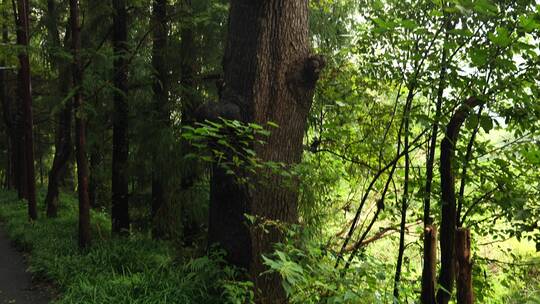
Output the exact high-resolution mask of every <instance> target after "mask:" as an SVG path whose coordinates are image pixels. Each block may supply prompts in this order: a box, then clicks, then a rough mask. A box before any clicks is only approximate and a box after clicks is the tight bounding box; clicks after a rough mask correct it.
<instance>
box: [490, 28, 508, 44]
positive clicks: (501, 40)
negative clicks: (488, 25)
mask: <svg viewBox="0 0 540 304" xmlns="http://www.w3.org/2000/svg"><path fill="white" fill-rule="evenodd" d="M488 38H489V40H490V41H491V42H493V43H494V44H496V45H498V46H500V47H507V46H508V45H510V43H511V42H512V39H510V33H509V32H508V29H506V28H504V27H498V28H497V34H496V35H495V34H493V33H489V34H488Z"/></svg>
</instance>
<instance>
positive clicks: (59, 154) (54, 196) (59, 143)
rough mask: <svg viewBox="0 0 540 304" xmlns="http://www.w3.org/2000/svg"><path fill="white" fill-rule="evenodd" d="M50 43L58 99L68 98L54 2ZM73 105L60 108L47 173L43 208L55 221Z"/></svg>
mask: <svg viewBox="0 0 540 304" xmlns="http://www.w3.org/2000/svg"><path fill="white" fill-rule="evenodd" d="M47 10H48V12H47V13H48V15H49V16H48V18H47V19H48V22H47V28H48V32H49V40H50V41H51V44H52V46H53V48H54V49H55V50H54V51H53V52H54V53H53V54H52V58H53V64H52V65H53V67H55V68H56V69H58V95H59V98H60V99H63V98H64V97H65V96H67V94H68V92H69V86H70V84H71V77H70V72H71V71H70V68H69V64H68V63H67V62H65V60H64V59H63V58H62V57H61V56H58V55H57V54H56V52H58V50H60V49H61V48H62V45H61V42H60V34H59V32H58V11H57V6H56V2H55V1H54V0H48V1H47ZM70 36H71V35H70V34H69V30H68V31H66V38H65V41H64V47H65V48H67V47H68V46H67V43H68V40H69V37H70ZM72 108H73V105H72V103H71V101H67V102H66V104H65V105H62V110H61V111H60V112H59V113H58V125H57V127H56V134H55V153H54V159H53V164H52V168H51V170H50V172H49V183H48V186H47V195H46V196H45V205H46V206H47V217H56V216H57V213H58V194H59V190H58V189H59V186H60V183H61V180H62V176H63V174H64V172H65V170H66V167H67V163H68V162H69V159H70V157H71V153H72V139H71V120H72V118H71V116H72Z"/></svg>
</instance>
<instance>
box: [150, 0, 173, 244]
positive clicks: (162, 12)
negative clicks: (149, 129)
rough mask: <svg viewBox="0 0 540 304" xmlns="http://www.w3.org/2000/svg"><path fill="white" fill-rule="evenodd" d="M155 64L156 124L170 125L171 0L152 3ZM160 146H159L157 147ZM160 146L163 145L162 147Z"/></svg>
mask: <svg viewBox="0 0 540 304" xmlns="http://www.w3.org/2000/svg"><path fill="white" fill-rule="evenodd" d="M151 26H152V35H153V45H152V67H153V69H154V82H153V85H152V90H153V93H154V103H155V109H154V123H155V127H156V128H157V129H162V128H166V127H168V126H169V87H168V84H169V81H168V69H167V63H166V62H165V54H166V50H167V35H168V31H169V30H168V24H167V0H154V1H153V6H152V23H151ZM156 148H158V147H156ZM158 149H159V148H158ZM156 152H157V153H154V155H153V160H152V161H153V168H152V218H153V222H154V225H153V226H154V227H153V229H152V233H153V235H154V237H157V238H159V237H161V236H162V235H163V231H162V229H161V228H160V227H161V225H158V224H157V222H158V220H159V219H158V218H157V214H158V210H159V209H160V208H161V206H163V205H164V204H165V193H164V192H165V189H164V188H165V185H164V184H165V183H166V181H165V176H164V166H163V161H162V159H163V157H160V155H158V153H159V152H160V151H156Z"/></svg>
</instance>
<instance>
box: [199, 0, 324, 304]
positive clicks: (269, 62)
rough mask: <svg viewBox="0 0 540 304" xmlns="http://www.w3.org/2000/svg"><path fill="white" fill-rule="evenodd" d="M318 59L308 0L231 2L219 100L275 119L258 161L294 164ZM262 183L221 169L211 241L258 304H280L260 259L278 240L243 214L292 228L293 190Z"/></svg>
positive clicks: (274, 280)
mask: <svg viewBox="0 0 540 304" xmlns="http://www.w3.org/2000/svg"><path fill="white" fill-rule="evenodd" d="M323 66H324V61H323V60H322V58H320V57H318V56H312V55H311V54H310V48H309V29H308V1H307V0H286V1H285V0H266V1H260V0H259V1H253V0H234V1H231V3H230V15H229V36H228V39H227V46H226V51H225V56H224V59H223V67H224V73H225V79H224V80H225V92H224V93H223V94H222V97H221V103H230V104H232V105H235V106H236V107H237V109H238V113H239V116H240V117H239V118H240V119H241V120H242V121H244V122H254V123H257V124H260V125H265V124H266V123H267V122H268V121H272V122H275V123H277V124H278V125H279V128H277V129H273V130H272V131H273V132H272V134H271V135H270V136H269V138H267V144H265V145H260V144H256V145H255V146H254V148H255V151H256V153H257V155H258V156H259V157H260V158H261V159H262V160H263V161H276V162H283V163H285V164H295V163H298V162H299V161H300V159H301V156H302V138H303V134H304V131H305V129H306V121H307V115H308V113H309V109H310V107H311V103H312V98H313V93H314V88H315V84H316V81H317V79H318V76H319V72H320V69H321V68H322V67H323ZM258 176H265V180H264V182H263V183H257V181H253V184H252V187H250V188H249V191H248V186H247V185H240V184H238V183H236V180H235V178H234V177H232V176H231V175H227V174H225V172H223V170H222V169H220V168H219V166H217V165H215V166H214V168H213V176H212V182H211V202H210V223H209V240H210V242H216V243H219V244H221V246H222V247H223V248H224V249H225V250H226V251H227V253H228V259H229V261H230V262H232V263H234V264H236V265H237V266H241V267H244V268H246V269H248V270H249V273H250V275H251V278H252V280H253V281H254V283H255V288H256V302H257V303H285V302H286V297H285V294H284V291H283V289H282V287H281V284H280V280H279V277H278V276H276V275H261V273H262V272H264V271H265V270H266V267H265V266H264V265H263V262H262V259H261V255H262V254H264V253H271V252H272V249H273V248H272V247H273V244H274V243H276V242H279V241H280V240H282V235H281V233H280V232H279V231H277V230H276V229H270V231H269V233H264V232H263V231H262V229H259V228H257V227H252V229H248V227H247V225H246V223H245V219H244V213H250V214H253V215H255V216H256V217H257V218H258V219H260V221H262V222H264V221H265V220H274V221H281V222H285V223H294V222H296V221H297V219H298V215H297V196H298V193H297V191H296V187H295V185H290V184H289V185H285V184H286V182H285V181H284V180H283V178H280V177H279V176H275V175H272V174H270V173H269V172H261V174H258Z"/></svg>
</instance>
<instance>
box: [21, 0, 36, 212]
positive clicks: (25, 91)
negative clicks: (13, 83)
mask: <svg viewBox="0 0 540 304" xmlns="http://www.w3.org/2000/svg"><path fill="white" fill-rule="evenodd" d="M29 13H30V6H29V4H28V0H18V1H17V14H16V16H17V22H16V24H17V44H18V45H19V46H21V48H22V50H21V51H20V52H19V56H18V57H19V64H20V67H19V94H20V99H21V102H22V109H23V111H22V113H23V119H22V121H23V133H24V136H23V138H24V150H23V153H22V154H23V155H24V171H25V180H24V182H23V184H24V185H25V186H26V189H25V190H26V191H25V192H26V195H25V198H26V199H27V200H28V217H29V219H30V220H36V219H37V206H36V181H35V168H34V132H33V127H34V120H33V114H32V84H31V74H30V60H29V57H28V46H29V42H30V38H29V17H28V15H29ZM21 186H22V185H21Z"/></svg>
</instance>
